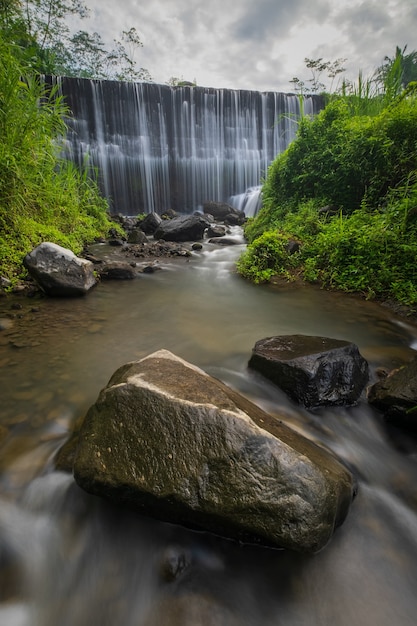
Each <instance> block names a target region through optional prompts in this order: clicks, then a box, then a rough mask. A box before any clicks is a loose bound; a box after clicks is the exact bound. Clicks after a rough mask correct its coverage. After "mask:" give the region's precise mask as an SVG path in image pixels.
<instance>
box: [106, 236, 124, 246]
mask: <svg viewBox="0 0 417 626" xmlns="http://www.w3.org/2000/svg"><path fill="white" fill-rule="evenodd" d="M125 243H126V242H125V241H124V240H123V239H121V238H120V237H114V238H112V239H109V240H108V244H109V246H113V247H114V248H122V247H123V246H124V245H125Z"/></svg>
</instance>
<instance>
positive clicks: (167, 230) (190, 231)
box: [154, 213, 209, 241]
mask: <svg viewBox="0 0 417 626" xmlns="http://www.w3.org/2000/svg"><path fill="white" fill-rule="evenodd" d="M208 225H209V222H208V221H207V220H206V218H205V217H204V216H203V215H201V214H198V213H195V214H194V215H181V216H179V217H174V218H173V219H172V220H164V221H162V222H161V223H160V224H159V226H158V228H157V229H156V231H155V232H154V238H155V239H163V240H165V241H198V240H199V239H203V235H204V231H205V230H206V228H207V226H208Z"/></svg>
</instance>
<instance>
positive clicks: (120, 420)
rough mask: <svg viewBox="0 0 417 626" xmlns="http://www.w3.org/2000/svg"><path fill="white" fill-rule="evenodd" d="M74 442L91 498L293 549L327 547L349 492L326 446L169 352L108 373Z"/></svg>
mask: <svg viewBox="0 0 417 626" xmlns="http://www.w3.org/2000/svg"><path fill="white" fill-rule="evenodd" d="M74 447H75V460H74V463H73V472H74V476H75V480H76V482H77V483H78V485H80V486H81V487H82V488H83V489H85V490H86V491H88V492H90V493H92V494H96V495H99V496H103V497H106V498H109V499H112V500H114V501H116V502H119V503H120V502H121V503H125V504H127V505H129V506H131V507H134V508H136V509H138V510H139V511H141V512H143V513H144V514H145V515H150V516H154V517H156V518H159V519H162V520H166V521H169V522H173V523H179V524H183V525H185V526H188V527H192V528H197V529H203V530H206V531H211V532H213V533H216V534H218V535H221V536H225V537H230V538H233V539H238V540H242V541H249V542H256V543H262V544H265V545H268V546H276V547H285V548H290V549H294V550H299V551H309V552H316V551H317V550H320V549H321V548H323V546H325V545H326V544H327V542H328V541H329V540H330V538H331V537H332V534H333V532H334V529H335V528H336V527H337V526H338V525H340V524H341V523H342V522H343V520H344V518H345V516H346V514H347V512H348V510H349V506H350V503H351V500H352V496H353V490H354V488H353V480H352V476H351V474H350V472H349V471H348V470H347V469H346V468H345V467H344V466H342V465H341V464H340V463H339V462H338V461H337V460H336V459H335V457H333V455H331V454H330V453H329V452H328V451H326V450H324V449H321V448H320V447H318V446H317V445H315V444H314V443H312V442H310V441H309V440H307V439H306V438H304V437H302V436H301V435H299V434H298V433H296V432H294V431H293V430H291V429H290V428H288V427H287V426H285V425H284V424H283V423H281V422H280V421H279V420H278V419H276V418H274V417H272V416H270V415H268V414H267V413H265V412H264V411H262V410H261V409H259V408H258V407H256V406H255V405H253V404H252V403H251V402H249V401H248V400H246V399H245V398H243V397H242V396H241V395H239V394H238V393H236V392H234V391H233V390H231V389H229V388H228V387H227V386H226V385H224V384H223V383H221V382H220V381H218V380H216V379H214V378H212V377H210V376H209V375H207V374H206V373H205V372H203V371H202V370H200V369H198V368H197V367H195V366H193V365H191V364H189V363H187V362H185V361H183V360H182V359H180V358H179V357H177V356H175V355H173V354H171V353H170V352H168V351H166V350H160V351H158V352H155V353H153V354H151V355H149V356H147V357H145V358H144V359H142V360H140V361H136V362H132V363H128V364H127V365H124V366H122V367H121V368H120V369H118V370H117V371H116V372H115V373H114V374H113V376H112V377H111V379H110V381H109V383H108V385H107V386H106V387H105V388H104V389H103V390H102V391H101V393H100V395H99V397H98V400H97V402H96V403H95V404H94V405H93V406H92V407H91V408H90V409H89V411H88V413H87V415H86V417H85V419H84V421H83V424H82V426H81V429H80V432H79V435H78V440H77V441H76V442H75V443H74V442H73V444H71V445H70V446H69V450H68V454H69V455H71V454H74Z"/></svg>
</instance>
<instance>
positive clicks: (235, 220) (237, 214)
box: [203, 202, 246, 224]
mask: <svg viewBox="0 0 417 626" xmlns="http://www.w3.org/2000/svg"><path fill="white" fill-rule="evenodd" d="M203 211H204V213H208V214H209V215H212V216H213V217H214V219H215V220H217V221H222V222H226V223H228V224H243V223H244V222H245V220H246V216H245V213H244V212H243V211H239V209H235V208H234V207H232V206H230V204H227V203H225V202H205V203H204V204H203Z"/></svg>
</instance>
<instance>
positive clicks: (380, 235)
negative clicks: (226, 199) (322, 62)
mask: <svg viewBox="0 0 417 626" xmlns="http://www.w3.org/2000/svg"><path fill="white" fill-rule="evenodd" d="M262 196H263V208H262V209H261V211H260V212H259V215H258V216H257V217H255V218H254V219H251V220H249V221H248V223H247V225H246V228H245V234H246V237H247V239H248V242H249V245H248V248H247V252H246V253H245V254H244V255H243V256H242V257H241V259H240V260H239V263H238V271H239V272H240V273H241V274H242V275H243V276H245V277H247V278H249V279H252V280H255V282H259V278H260V277H262V278H263V279H264V280H269V279H270V278H271V277H272V275H273V274H274V272H276V273H277V274H281V275H284V276H285V275H286V273H288V265H285V264H283V263H282V262H281V261H282V259H281V256H280V254H279V253H277V262H276V263H275V262H274V259H273V256H274V253H273V251H272V250H271V251H270V254H269V260H268V267H267V268H265V261H264V248H265V240H269V239H271V238H272V239H273V238H274V237H275V236H276V234H277V233H279V237H280V238H282V237H289V238H291V237H293V238H295V239H297V240H299V241H301V243H302V245H301V249H300V252H299V253H297V255H295V256H294V257H292V258H291V274H292V275H293V274H294V273H296V272H298V273H299V274H300V275H302V276H303V278H304V279H305V280H308V281H313V282H314V281H317V282H319V283H320V284H321V285H323V286H325V287H328V288H335V289H341V290H344V291H349V292H359V293H362V294H364V295H365V296H366V297H368V298H372V297H378V298H394V299H395V300H397V301H399V302H401V303H404V304H410V305H411V304H416V303H417V272H416V259H417V95H416V88H415V85H414V86H413V85H411V86H410V87H409V89H408V90H407V91H406V92H404V93H403V94H402V95H401V96H400V97H398V98H397V99H396V100H394V101H393V102H391V103H390V104H389V105H388V106H385V108H383V109H382V111H381V110H379V112H378V113H377V114H376V115H374V116H369V115H356V114H353V113H352V107H351V106H350V102H349V100H348V99H343V98H339V99H334V100H333V101H332V102H330V104H329V105H328V106H327V107H326V109H324V111H322V112H321V113H320V114H319V115H318V116H317V117H316V118H315V119H314V120H311V119H308V118H304V119H302V120H301V122H300V127H299V132H298V135H297V138H296V140H295V141H294V142H293V143H292V144H291V145H290V146H289V148H288V149H287V150H286V151H285V152H284V153H283V154H282V155H279V156H278V157H277V158H276V159H275V161H274V162H273V163H272V164H271V166H270V168H269V170H268V174H267V178H266V181H265V182H264V185H263V188H262ZM294 263H297V267H296V268H295V267H294Z"/></svg>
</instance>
